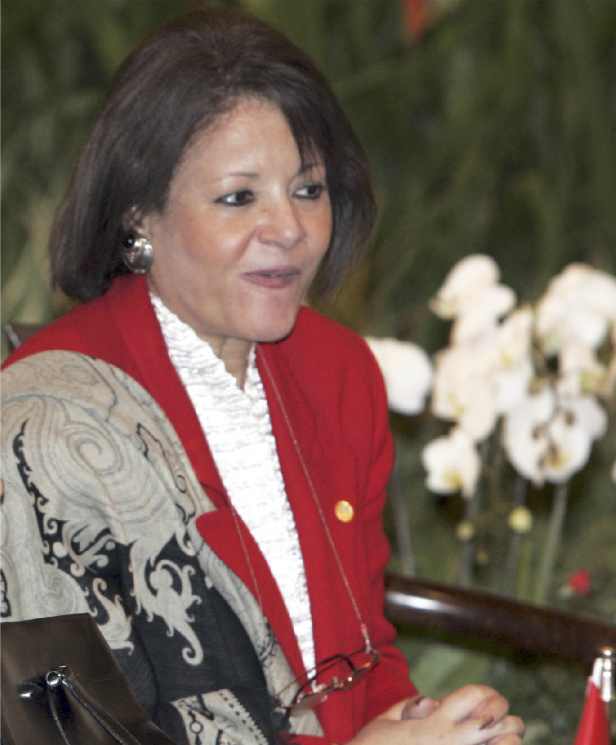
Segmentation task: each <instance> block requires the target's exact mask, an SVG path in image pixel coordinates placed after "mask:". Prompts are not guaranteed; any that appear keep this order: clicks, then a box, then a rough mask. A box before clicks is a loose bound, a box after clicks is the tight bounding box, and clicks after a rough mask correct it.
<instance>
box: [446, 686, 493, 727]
mask: <svg viewBox="0 0 616 745" xmlns="http://www.w3.org/2000/svg"><path fill="white" fill-rule="evenodd" d="M487 691H489V695H492V694H493V693H494V691H493V689H491V688H488V687H487V686H480V685H468V686H464V687H463V688H460V689H458V690H457V691H454V692H453V693H450V694H449V695H448V696H445V698H444V699H443V700H442V701H441V705H440V709H441V711H442V713H443V714H444V715H445V716H447V717H448V718H449V719H450V720H451V721H452V722H463V721H464V720H467V719H469V718H470V717H471V716H472V717H473V719H476V718H477V717H478V716H480V715H482V714H483V713H484V710H483V707H484V704H485V701H486V697H487V696H486V692H487ZM490 713H491V712H490Z"/></svg>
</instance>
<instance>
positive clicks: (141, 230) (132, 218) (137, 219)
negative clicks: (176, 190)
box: [122, 206, 156, 238]
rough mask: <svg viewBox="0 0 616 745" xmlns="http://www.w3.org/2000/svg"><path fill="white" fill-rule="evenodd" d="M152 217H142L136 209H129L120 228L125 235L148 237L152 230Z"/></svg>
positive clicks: (153, 217)
mask: <svg viewBox="0 0 616 745" xmlns="http://www.w3.org/2000/svg"><path fill="white" fill-rule="evenodd" d="M155 219H156V218H155V216H154V215H143V213H142V212H141V211H140V210H139V208H138V207H136V206H135V207H131V208H130V210H128V212H127V213H126V214H125V215H124V217H123V219H122V228H123V229H124V231H125V232H126V233H135V234H137V235H142V236H145V237H146V238H147V237H148V236H149V235H150V232H151V230H152V229H153V228H154V222H155Z"/></svg>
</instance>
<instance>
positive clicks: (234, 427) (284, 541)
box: [150, 294, 315, 670]
mask: <svg viewBox="0 0 616 745" xmlns="http://www.w3.org/2000/svg"><path fill="white" fill-rule="evenodd" d="M150 297H151V300H152V304H153V306H154V310H155V313H156V316H157V318H158V321H159V323H160V326H161V329H162V333H163V337H164V339H165V342H166V345H167V349H168V351H169V356H170V358H171V361H172V363H173V365H174V367H175V369H176V370H177V372H178V375H179V376H180V379H181V381H182V383H183V384H184V387H185V388H186V391H187V393H188V396H189V398H190V400H191V402H192V404H193V406H194V407H195V410H196V412H197V417H198V419H199V422H200V424H201V428H202V429H203V432H204V434H205V437H206V439H207V441H208V445H209V447H210V450H211V452H212V456H213V458H214V462H215V464H216V467H217V469H218V471H219V473H220V477H221V479H222V482H223V484H224V486H225V489H226V490H227V493H228V495H229V499H230V500H231V503H232V505H233V507H234V508H235V510H236V511H237V513H238V514H239V515H240V517H241V518H242V520H243V521H244V523H245V524H246V525H247V527H248V529H249V530H250V532H251V533H252V535H253V537H254V539H255V541H256V542H257V545H258V546H259V548H260V549H261V551H262V553H263V555H264V556H265V559H266V561H267V563H268V565H269V567H270V569H271V572H272V574H273V576H274V579H275V580H276V582H277V583H278V587H279V588H280V592H281V594H282V597H283V599H284V601H285V604H286V606H287V610H288V612H289V615H290V617H291V621H292V623H293V628H294V630H295V635H296V636H297V640H298V643H299V648H300V651H301V653H302V658H303V661H304V665H305V668H306V670H310V669H311V668H313V667H314V666H315V652H314V640H313V637H312V615H311V612H310V601H309V597H308V589H307V586H306V574H305V570H304V561H303V557H302V553H301V549H300V545H299V539H298V535H297V529H296V526H295V520H294V518H293V513H292V511H291V507H290V505H289V501H288V498H287V494H286V491H285V486H284V481H283V478H282V473H281V470H280V462H279V460H278V452H277V450H276V440H275V439H274V435H273V434H272V425H271V421H270V415H269V409H268V405H267V398H266V396H265V391H264V389H263V383H262V382H261V376H260V375H259V371H258V369H257V365H256V361H255V348H254V346H253V348H252V350H251V353H250V358H249V362H248V370H247V373H246V382H245V386H244V390H242V389H241V388H239V386H238V384H237V381H236V379H235V377H234V376H233V375H231V373H229V372H228V371H227V369H226V367H225V364H224V362H223V361H222V360H221V359H220V358H219V357H217V356H216V354H215V353H214V351H213V350H212V347H211V346H210V345H209V344H208V342H206V341H203V340H202V339H200V338H199V337H198V336H197V334H196V333H195V331H194V330H193V329H192V327H191V326H189V325H188V324H186V323H184V322H183V321H181V320H180V319H179V318H178V317H177V316H176V315H175V314H174V313H172V312H171V311H170V310H169V309H168V308H167V307H166V306H165V305H164V303H163V302H162V300H161V299H160V298H159V297H157V296H155V295H153V294H151V296H150ZM282 526H284V529H281V527H282Z"/></svg>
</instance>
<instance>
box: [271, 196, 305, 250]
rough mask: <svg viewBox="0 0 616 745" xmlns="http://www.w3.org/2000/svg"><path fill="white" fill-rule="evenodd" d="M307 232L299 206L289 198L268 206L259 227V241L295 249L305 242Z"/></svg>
mask: <svg viewBox="0 0 616 745" xmlns="http://www.w3.org/2000/svg"><path fill="white" fill-rule="evenodd" d="M305 237H306V231H305V229H304V226H303V224H302V220H301V214H300V213H299V210H298V207H297V205H295V204H293V202H292V201H291V200H290V199H289V198H284V199H280V200H276V202H275V203H272V204H271V205H269V206H268V208H267V210H266V211H265V212H264V214H263V220H262V222H261V225H260V226H259V240H261V241H262V242H263V243H268V244H273V245H278V246H280V247H281V248H284V249H291V248H294V247H295V246H296V245H297V244H298V243H301V241H303V240H304V238H305Z"/></svg>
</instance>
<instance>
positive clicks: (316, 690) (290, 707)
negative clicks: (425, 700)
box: [276, 646, 381, 717]
mask: <svg viewBox="0 0 616 745" xmlns="http://www.w3.org/2000/svg"><path fill="white" fill-rule="evenodd" d="M380 657H381V655H380V654H379V652H377V651H376V650H375V649H372V647H370V646H366V647H362V648H361V649H358V650H357V652H353V653H352V654H350V655H344V654H336V655H333V656H332V657H328V658H327V659H325V660H323V661H322V662H320V663H319V664H318V665H317V666H316V667H314V668H313V669H312V670H308V671H307V672H305V673H303V674H302V675H300V676H299V677H298V678H296V679H295V680H294V681H293V682H292V683H289V685H288V686H286V687H285V688H283V689H282V691H280V693H279V694H278V696H277V697H276V698H277V701H278V707H279V708H280V709H283V710H284V711H285V715H286V717H294V716H298V715H300V714H303V713H305V712H306V711H311V710H312V709H315V708H316V707H317V706H318V705H319V704H322V703H323V702H324V701H325V700H327V699H328V698H329V696H330V695H331V694H332V693H334V692H335V691H347V690H348V689H349V688H352V687H353V686H354V685H355V684H356V683H359V681H360V680H363V678H365V677H366V675H368V673H369V672H370V670H372V668H373V667H374V666H375V665H376V663H377V662H378V661H379V659H380ZM336 667H338V668H339V669H340V671H341V673H340V675H334V676H333V677H332V679H331V682H330V683H317V677H321V676H323V675H326V674H327V673H328V672H329V671H330V670H332V669H334V668H336ZM294 686H297V692H296V693H295V695H294V696H293V698H292V699H291V702H290V703H289V704H284V703H283V702H282V699H283V698H286V696H285V692H287V691H288V690H289V689H292V688H293V687H294Z"/></svg>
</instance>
